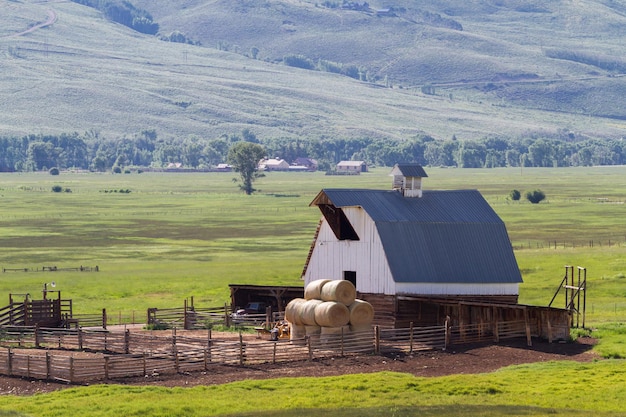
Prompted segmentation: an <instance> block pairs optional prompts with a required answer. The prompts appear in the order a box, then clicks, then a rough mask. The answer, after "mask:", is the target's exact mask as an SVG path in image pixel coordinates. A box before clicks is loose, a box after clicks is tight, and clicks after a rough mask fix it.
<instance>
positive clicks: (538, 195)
mask: <svg viewBox="0 0 626 417" xmlns="http://www.w3.org/2000/svg"><path fill="white" fill-rule="evenodd" d="M544 198H546V195H545V194H544V192H543V191H541V190H534V191H528V192H527V193H526V200H528V201H530V202H531V203H533V204H538V203H539V202H540V201H542V200H543V199H544Z"/></svg>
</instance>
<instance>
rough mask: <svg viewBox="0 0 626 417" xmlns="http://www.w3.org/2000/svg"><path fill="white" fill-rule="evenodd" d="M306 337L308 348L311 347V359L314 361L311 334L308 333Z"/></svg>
mask: <svg viewBox="0 0 626 417" xmlns="http://www.w3.org/2000/svg"><path fill="white" fill-rule="evenodd" d="M304 338H305V339H306V345H307V348H308V349H309V360H310V361H312V360H313V347H312V346H311V336H309V335H307V336H304Z"/></svg>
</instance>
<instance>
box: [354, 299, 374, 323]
mask: <svg viewBox="0 0 626 417" xmlns="http://www.w3.org/2000/svg"><path fill="white" fill-rule="evenodd" d="M348 309H349V310H350V324H351V325H353V326H361V325H371V324H372V322H373V321H374V307H372V305H371V304H370V303H368V302H367V301H363V300H354V302H353V303H352V304H350V306H349V307H348Z"/></svg>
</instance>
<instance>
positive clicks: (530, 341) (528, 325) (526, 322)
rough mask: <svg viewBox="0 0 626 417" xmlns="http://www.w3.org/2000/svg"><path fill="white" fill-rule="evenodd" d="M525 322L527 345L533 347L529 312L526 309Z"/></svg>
mask: <svg viewBox="0 0 626 417" xmlns="http://www.w3.org/2000/svg"><path fill="white" fill-rule="evenodd" d="M524 322H525V324H526V344H527V345H528V346H532V345H533V342H532V339H531V337H530V322H529V321H528V310H527V309H526V307H524Z"/></svg>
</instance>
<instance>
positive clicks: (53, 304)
mask: <svg viewBox="0 0 626 417" xmlns="http://www.w3.org/2000/svg"><path fill="white" fill-rule="evenodd" d="M50 292H56V293H57V298H56V299H49V298H47V293H50ZM13 295H14V294H10V295H9V304H8V305H7V306H5V307H2V308H0V326H42V327H64V326H66V325H67V324H68V323H69V322H70V321H71V320H72V300H63V299H62V298H61V292H59V291H48V290H44V297H43V299H41V300H33V299H31V298H30V296H29V295H28V294H26V296H25V297H24V300H23V301H15V300H14V299H13Z"/></svg>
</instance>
